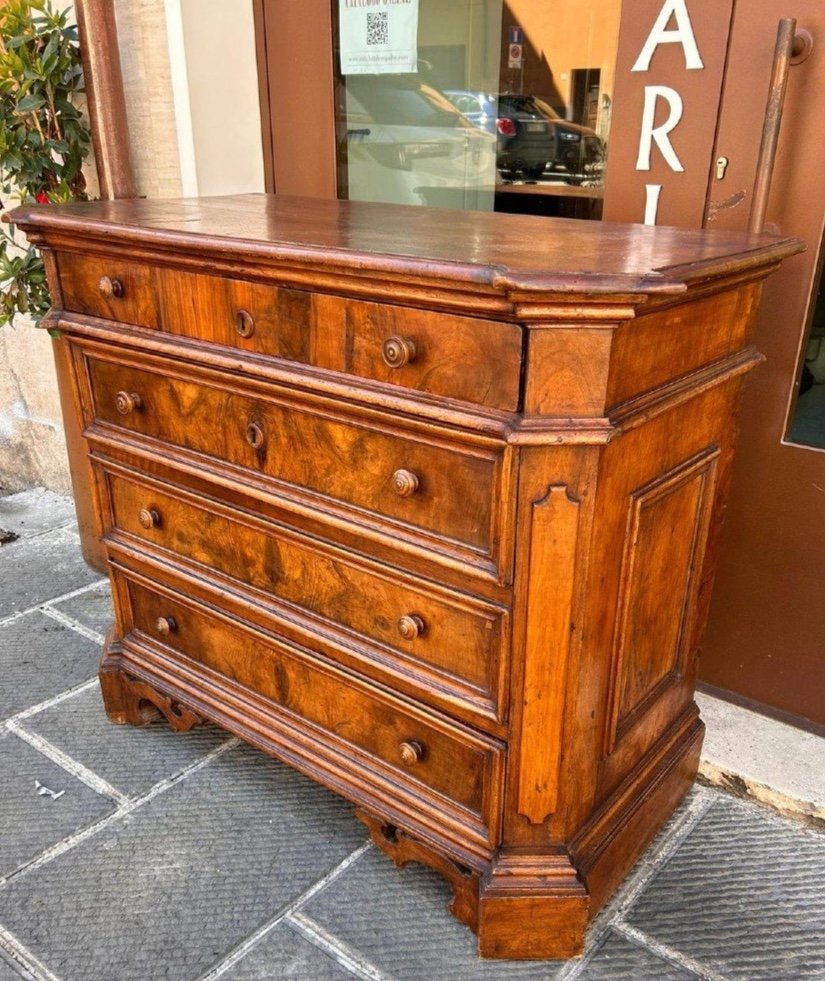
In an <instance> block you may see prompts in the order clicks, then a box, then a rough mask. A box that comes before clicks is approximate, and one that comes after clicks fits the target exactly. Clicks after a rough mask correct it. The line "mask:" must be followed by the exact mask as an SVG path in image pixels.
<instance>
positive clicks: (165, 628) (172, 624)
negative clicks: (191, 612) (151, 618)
mask: <svg viewBox="0 0 825 981" xmlns="http://www.w3.org/2000/svg"><path fill="white" fill-rule="evenodd" d="M155 629H156V630H157V632H158V633H159V634H160V635H161V637H168V636H169V634H173V633H174V632H175V631H176V630H177V629H178V622H177V620H175V618H174V617H158V618H157V621H156V622H155Z"/></svg>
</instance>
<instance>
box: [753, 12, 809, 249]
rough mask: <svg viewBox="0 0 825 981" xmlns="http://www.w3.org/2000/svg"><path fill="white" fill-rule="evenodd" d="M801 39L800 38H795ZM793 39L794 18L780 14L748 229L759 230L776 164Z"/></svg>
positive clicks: (794, 31) (765, 210)
mask: <svg viewBox="0 0 825 981" xmlns="http://www.w3.org/2000/svg"><path fill="white" fill-rule="evenodd" d="M799 40H800V42H801V43H804V39H802V38H800V39H799ZM796 41H797V35H796V18H795V17H783V18H782V20H780V21H779V27H778V29H777V32H776V47H775V48H774V53H773V67H772V69H771V84H770V88H769V90H768V104H767V106H766V107H765V121H764V123H763V124H762V141H761V143H760V144H759V157H758V162H757V164H756V179H755V181H754V184H753V203H752V204H751V211H750V217H749V218H748V231H749V232H761V231H762V228H763V226H764V224H765V213H766V212H767V210H768V195H769V194H770V190H771V181H772V180H773V170H774V166H775V164H776V148H777V144H778V143H779V129H780V127H781V126H782V110H783V108H784V106H785V93H786V91H787V88H788V72H789V70H790V67H791V59H792V58H793V56H794V45H795V43H796Z"/></svg>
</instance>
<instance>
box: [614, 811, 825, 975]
mask: <svg viewBox="0 0 825 981" xmlns="http://www.w3.org/2000/svg"><path fill="white" fill-rule="evenodd" d="M823 881H825V837H823V836H822V835H821V834H818V833H816V832H813V831H808V830H806V829H804V828H801V827H799V826H797V825H794V824H791V823H789V822H787V821H783V820H781V819H779V818H777V817H774V816H773V815H770V814H768V813H767V812H764V811H762V810H760V809H759V808H757V807H756V806H754V805H749V804H742V803H739V802H737V801H733V800H731V799H730V798H728V797H727V796H725V795H722V794H720V795H719V797H718V799H717V800H716V802H715V803H714V804H713V806H712V807H711V809H710V811H708V813H707V814H705V816H704V817H703V818H702V819H701V821H700V822H699V823H698V824H697V826H696V828H695V829H694V830H693V832H692V833H691V834H690V836H689V837H688V838H687V839H686V840H685V841H684V842H683V843H682V844H681V845H680V847H679V849H678V850H677V852H676V853H675V855H674V856H673V857H672V858H671V860H670V861H669V862H668V863H667V864H666V865H665V866H664V868H663V869H662V870H661V871H660V873H659V874H658V876H657V877H656V878H655V879H654V880H653V882H652V883H651V884H650V885H649V886H648V887H647V889H646V890H645V892H644V893H643V894H642V896H641V897H640V899H639V900H638V901H637V903H636V905H635V906H634V907H633V908H632V910H631V912H630V915H629V916H628V921H629V922H630V923H632V924H633V925H634V926H637V927H638V928H639V929H641V930H644V931H645V932H646V933H647V934H649V935H651V936H652V937H654V938H655V939H656V940H659V941H661V942H664V943H666V944H668V945H669V946H670V947H672V948H674V949H675V950H678V951H682V952H684V953H686V954H688V955H689V956H690V957H692V958H693V959H694V960H696V961H699V962H701V963H702V964H706V965H708V966H709V967H710V968H712V969H713V970H715V971H717V972H718V973H721V974H723V975H725V976H726V977H728V978H731V979H742V981H758V979H762V978H764V979H771V981H776V979H778V978H781V979H785V978H787V979H791V978H793V979H794V981H803V979H808V978H810V979H813V978H817V979H820V981H821V979H822V978H823V977H825V929H823V924H825V891H823V888H822V883H823Z"/></svg>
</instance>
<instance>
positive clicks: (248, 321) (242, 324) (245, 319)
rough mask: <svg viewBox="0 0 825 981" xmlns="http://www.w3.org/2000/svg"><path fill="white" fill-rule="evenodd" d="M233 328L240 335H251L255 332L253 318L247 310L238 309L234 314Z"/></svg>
mask: <svg viewBox="0 0 825 981" xmlns="http://www.w3.org/2000/svg"><path fill="white" fill-rule="evenodd" d="M235 330H236V331H237V332H238V333H239V334H240V335H241V337H252V335H253V334H254V333H255V320H254V318H253V316H252V314H251V313H250V312H249V311H248V310H239V311H238V312H237V313H236V314H235Z"/></svg>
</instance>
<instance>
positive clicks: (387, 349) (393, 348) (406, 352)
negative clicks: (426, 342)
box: [381, 337, 416, 368]
mask: <svg viewBox="0 0 825 981" xmlns="http://www.w3.org/2000/svg"><path fill="white" fill-rule="evenodd" d="M381 354H382V355H383V357H384V361H385V363H386V364H388V365H389V366H390V368H402V367H403V366H404V365H405V364H409V363H410V362H411V361H415V355H416V349H415V341H413V340H411V339H410V338H409V337H388V338H387V339H386V340H385V341H384V346H383V348H382V349H381Z"/></svg>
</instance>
